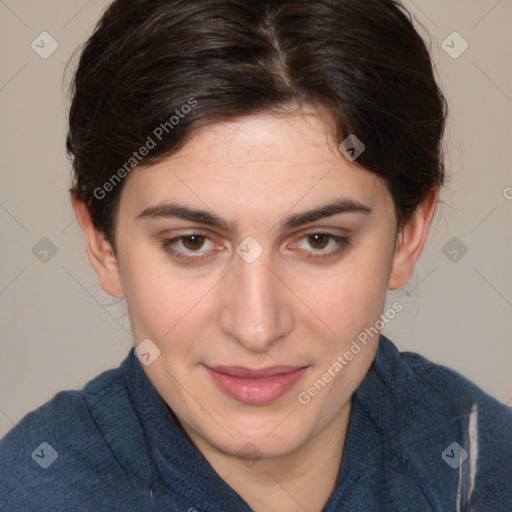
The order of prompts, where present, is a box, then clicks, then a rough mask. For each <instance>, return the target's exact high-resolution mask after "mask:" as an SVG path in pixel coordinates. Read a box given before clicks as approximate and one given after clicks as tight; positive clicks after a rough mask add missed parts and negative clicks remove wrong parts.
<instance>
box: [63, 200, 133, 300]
mask: <svg viewBox="0 0 512 512" xmlns="http://www.w3.org/2000/svg"><path fill="white" fill-rule="evenodd" d="M71 204H72V205H73V210H75V215H76V219H77V221H78V224H79V225H80V227H81V228H82V231H83V232H84V235H85V242H86V247H87V255H88V257H89V261H90V262H91V265H92V266H93V268H94V270H95V271H96V274H98V281H99V283H100V286H101V287H102V288H103V290H104V291H106V292H107V293H108V294H110V295H112V296H114V297H119V298H122V297H124V292H123V289H122V286H121V279H120V276H119V267H118V262H117V258H116V256H115V255H114V251H113V250H112V247H111V245H110V243H109V242H108V241H107V240H106V238H105V235H104V234H103V233H101V232H100V231H98V230H97V229H96V227H95V226H94V224H93V222H92V218H91V214H90V213H89V208H87V205H86V204H85V202H84V201H82V200H81V199H78V198H77V197H76V196H75V195H74V194H71Z"/></svg>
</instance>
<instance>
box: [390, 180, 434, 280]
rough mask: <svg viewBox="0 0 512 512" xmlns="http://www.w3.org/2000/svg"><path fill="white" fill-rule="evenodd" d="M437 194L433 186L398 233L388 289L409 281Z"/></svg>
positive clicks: (422, 244)
mask: <svg viewBox="0 0 512 512" xmlns="http://www.w3.org/2000/svg"><path fill="white" fill-rule="evenodd" d="M438 195H439V189H438V188H437V187H436V188H433V189H432V190H431V191H430V192H429V194H428V196H427V197H426V198H425V199H424V201H423V202H422V203H421V204H420V205H419V206H418V208H417V209H416V211H415V212H414V214H413V215H412V217H411V218H410V219H409V221H408V222H407V224H406V225H405V226H404V227H403V228H402V229H401V230H400V232H399V233H398V237H397V245H396V249H395V255H394V257H393V266H392V269H391V275H390V278H389V284H388V289H389V290H396V289H398V288H401V287H402V286H404V285H405V284H406V283H407V281H409V279H410V277H411V275H412V272H413V270H414V265H416V262H417V261H418V259H419V257H420V255H421V252H422V251H423V246H424V245H425V240H426V239H427V234H428V228H429V226H430V223H431V222H432V218H433V217H434V212H435V209H436V204H437V198H438Z"/></svg>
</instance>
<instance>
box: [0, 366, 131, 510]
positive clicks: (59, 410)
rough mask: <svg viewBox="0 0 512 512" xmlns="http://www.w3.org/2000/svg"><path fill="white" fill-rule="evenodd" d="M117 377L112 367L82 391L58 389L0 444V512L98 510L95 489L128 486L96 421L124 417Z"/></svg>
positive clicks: (99, 498) (117, 371) (120, 383)
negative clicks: (0, 511)
mask: <svg viewBox="0 0 512 512" xmlns="http://www.w3.org/2000/svg"><path fill="white" fill-rule="evenodd" d="M123 379H124V376H123V372H122V369H121V368H117V369H115V370H107V371H105V372H103V373H102V374H100V375H98V376H97V377H95V378H94V379H93V380H91V381H90V382H89V383H88V384H87V385H86V386H85V387H84V388H83V389H82V390H78V391H61V392H59V393H57V394H56V395H55V396H54V397H53V398H52V399H51V400H50V401H48V402H47V403H45V404H44V405H42V406H40V407H39V408H37V409H36V410H34V411H32V412H30V413H28V414H27V415H26V416H24V417H23V418H22V420H21V421H20V422H19V423H18V424H17V425H16V426H15V427H14V428H12V429H11V430H10V431H9V432H8V433H7V434H6V435H5V436H4V437H3V438H2V439H1V440H0V510H9V511H11V512H16V511H24V512H25V511H29V510H41V509H44V510H55V511H57V510H59V511H60V510H70V508H67V509H66V507H69V506H71V507H72V506H73V505H75V504H80V506H82V507H83V506H84V504H86V503H87V504H88V506H89V507H90V508H82V510H102V509H104V506H105V502H104V496H102V495H101V494H102V492H101V491H100V490H101V489H105V488H106V487H108V486H110V487H111V488H112V489H116V492H122V487H123V485H127V486H129V485H131V483H130V481H129V478H127V477H126V475H125V470H124V469H125V468H123V465H122V461H120V460H119V459H118V458H117V455H116V453H114V452H113V451H112V447H111V445H110V442H109V439H108V436H107V437H106V436H105V430H104V428H102V426H101V424H99V423H98V419H100V420H101V418H100V416H101V415H103V418H109V420H107V421H111V422H112V423H113V424H117V425H119V424H120V423H121V421H120V420H121V418H122V416H123V415H124V416H126V413H127V412H128V408H129V403H128V400H123V397H122V394H123V392H124V391H123V390H124V386H123ZM107 397H108V398H107ZM113 401H114V402H115V404H116V407H115V408H113V409H112V407H111V405H112V403H113ZM123 409H126V410H123ZM109 415H110V416H109ZM121 431H122V430H121ZM120 443H122V440H120ZM95 507H96V508H95ZM112 510H119V509H118V508H117V506H116V507H115V508H113V509H112Z"/></svg>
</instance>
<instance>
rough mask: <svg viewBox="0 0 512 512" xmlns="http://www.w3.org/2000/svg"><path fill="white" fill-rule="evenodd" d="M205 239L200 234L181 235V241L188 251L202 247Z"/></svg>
mask: <svg viewBox="0 0 512 512" xmlns="http://www.w3.org/2000/svg"><path fill="white" fill-rule="evenodd" d="M205 240H206V237H204V236H202V235H189V236H184V237H182V241H181V243H182V244H183V247H185V249H188V250H189V251H198V250H200V249H201V248H202V247H203V245H204V242H205Z"/></svg>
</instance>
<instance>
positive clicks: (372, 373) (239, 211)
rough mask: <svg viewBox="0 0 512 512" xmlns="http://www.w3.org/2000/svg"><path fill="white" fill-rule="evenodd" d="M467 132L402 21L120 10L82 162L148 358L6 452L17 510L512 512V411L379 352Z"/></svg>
mask: <svg viewBox="0 0 512 512" xmlns="http://www.w3.org/2000/svg"><path fill="white" fill-rule="evenodd" d="M445 118H446V105H445V100H444V98H443V95H442V93H441V92H440V90H439V88H438V86H437V84H436V81H435V78H434V73H433V69H432V64H431V61H430V58H429V54H428V51H427V49H426V47H425V45H424V43H423V41H422V40H421V38H420V36H419V35H418V33H417V32H416V30H415V29H414V26H413V24H412V22H411V20H410V17H409V16H408V14H407V12H406V11H405V10H404V9H403V7H401V6H400V5H399V4H398V3H397V2H394V1H391V0H370V1H365V2H362V1H361V0H317V1H309V0H308V1H300V0H294V1H286V0H285V1H279V2H274V1H271V0H262V1H251V2H249V1H242V0H215V1H213V2H200V1H199V0H175V1H172V2H169V1H164V0H138V1H135V0H116V1H115V2H114V3H113V4H112V5H111V6H110V7H109V8H108V10H107V11H106V12H105V14H104V15H103V17H102V19H101V20H100V23H99V24H98V26H97V27H96V30H95V32H94V34H93V36H92V37H91V38H90V39H89V41H88V42H87V44H86V46H85V48H84V49H83V51H82V54H81V58H80V62H79V66H78V70H77V72H76V76H75V80H74V87H73V98H72V105H71V111H70V116H69V135H68V139H67V147H68V151H69V153H70V155H71V157H72V160H73V168H74V173H75V180H74V184H73V188H72V190H71V200H72V204H73V207H74V210H75V213H76V216H77V219H78V221H79V223H80V226H81V228H82V230H83V232H84V235H85V239H86V244H87V253H88V256H89V259H90V262H91V264H92V265H93V267H94V269H95V271H96V272H97V274H98V279H99V283H100V285H101V286H102V288H103V289H104V290H105V291H106V292H108V293H109V294H111V295H112V296H114V297H120V298H121V297H123V298H126V302H127V306H128V312H129V316H130V322H131V328H132V333H133V338H134V345H135V348H134V349H133V350H132V351H130V354H129V355H128V357H127V358H126V359H125V361H124V362H123V363H122V364H121V366H120V367H119V368H118V369H116V370H111V371H108V372H105V373H103V374H101V375H99V376H98V377H97V378H96V379H94V380H92V381H91V382H90V383H88V384H87V385H86V386H85V387H84V389H83V390H81V391H67V392H62V393H59V394H58V395H56V396H55V397H54V399H53V400H51V401H50V402H48V403H47V404H45V405H44V406H42V407H41V408H39V409H37V410H36V411H34V412H33V413H31V414H29V415H27V416H26V417H25V418H24V419H23V420H22V421H21V422H20V423H19V424H18V425H17V426H16V427H15V428H14V429H13V430H12V431H11V432H10V433H9V434H8V435H7V436H6V437H4V438H3V439H2V441H1V444H0V453H1V455H2V473H1V477H2V480H1V484H0V491H1V494H0V504H1V506H2V507H1V508H2V510H4V509H5V510H9V511H28V510H53V511H57V510H59V511H60V510H63V511H64V510H66V511H68V510H80V511H82V510H83V511H86V510H87V511H89V510H90V511H93V510H94V511H97V510H105V511H106V510H108V511H112V510H120V511H121V510H122V511H132V510H133V511H143V510H176V511H178V510H183V511H186V510H188V511H199V512H200V511H223V512H224V511H237V512H238V511H244V510H246V511H249V510H254V511H258V512H260V511H261V512H269V511H271V512H272V511H277V510H279V511H283V510H286V511H299V510H300V511H303V510H307V511H309V512H314V511H338V510H350V511H358V510H364V511H388V510H389V511H397V510H400V511H401V510H404V511H405V510H414V511H440V510H443V511H444V510H472V511H477V510H481V511H484V510H485V511H489V510H493V511H505V510H510V503H511V502H512V491H511V490H510V486H509V485H508V483H509V481H510V478H511V476H512V468H511V463H510V457H511V455H512V440H511V439H512V436H511V435H510V433H511V432H512V413H511V411H510V410H509V409H508V408H506V407H505V406H504V405H501V404H500V403H499V402H497V401H496V400H494V399H493V398H491V397H490V396H488V395H486V394H485V393H484V392H483V391H481V390H480V389H478V388H477V387H476V386H475V385H473V384H471V383H470V382H468V381H467V380H465V379H464V378H463V377H461V376H460V375H458V374H456V373H455V372H453V371H451V370H448V369H446V368H444V367H441V366H438V365H435V364H433V363H430V362H429V361H427V360H425V359H424V358H422V357H421V356H419V355H416V354H411V353H403V354H402V353H400V352H398V350H397V349H396V347H395V346H394V345H393V344H392V342H391V341H390V340H388V339H387V338H385V337H384V336H382V335H380V330H381V329H382V327H383V326H384V325H385V323H386V322H388V321H389V319H390V318H392V317H393V316H396V315H397V314H399V313H400V311H401V307H402V306H401V304H399V303H395V304H393V305H392V306H391V307H390V308H388V309H387V310H385V299H386V292H387V290H393V289H398V288H400V287H401V286H403V285H404V284H405V283H406V282H407V281H408V279H409V277H410V276H411V273H412V271H413V269H414V265H415V263H416V261H417V260H418V258H419V256H420V254H421V251H422V249H423V246H424V243H425V239H426V236H427V233H428V228H429V225H430V222H431V220H432V218H433V215H434V212H435V207H436V203H437V198H438V193H439V189H440V188H441V186H442V184H443V179H444V168H443V160H442V152H441V143H442V137H443V131H444V123H445Z"/></svg>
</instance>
